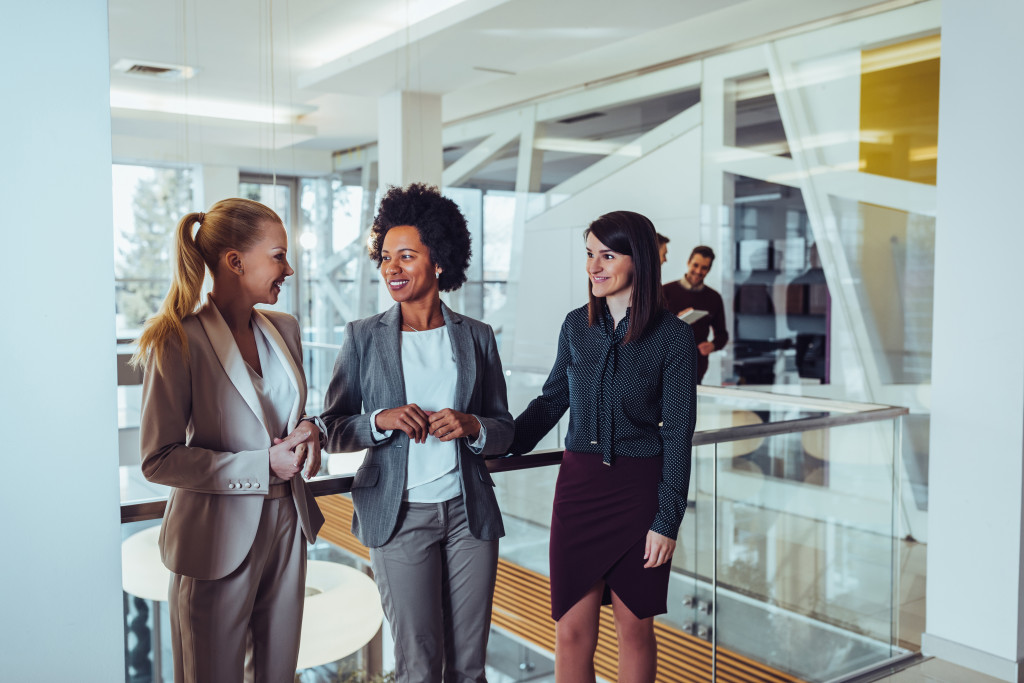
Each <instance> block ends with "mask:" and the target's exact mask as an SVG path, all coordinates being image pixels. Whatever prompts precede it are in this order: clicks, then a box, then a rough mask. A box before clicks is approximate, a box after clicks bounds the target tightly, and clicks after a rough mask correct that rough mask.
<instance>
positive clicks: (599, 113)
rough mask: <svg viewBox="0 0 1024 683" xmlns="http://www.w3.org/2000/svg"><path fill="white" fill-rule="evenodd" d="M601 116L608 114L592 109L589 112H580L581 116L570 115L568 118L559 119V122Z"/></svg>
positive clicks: (577, 121)
mask: <svg viewBox="0 0 1024 683" xmlns="http://www.w3.org/2000/svg"><path fill="white" fill-rule="evenodd" d="M601 116H607V114H605V113H604V112H603V111H592V112H590V113H589V114H580V115H579V116H570V117H569V118H567V119H559V121H558V123H579V122H580V121H589V120H590V119H596V118H599V117H601Z"/></svg>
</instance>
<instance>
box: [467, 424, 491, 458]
mask: <svg viewBox="0 0 1024 683" xmlns="http://www.w3.org/2000/svg"><path fill="white" fill-rule="evenodd" d="M473 419H475V420H476V423H477V424H478V425H480V433H479V434H477V436H476V439H475V440H474V441H470V442H469V448H470V450H472V451H473V452H474V453H476V454H477V455H480V454H481V453H483V452H484V446H486V445H487V427H484V421H483V420H481V419H480V418H479V417H477V416H476V415H474V416H473Z"/></svg>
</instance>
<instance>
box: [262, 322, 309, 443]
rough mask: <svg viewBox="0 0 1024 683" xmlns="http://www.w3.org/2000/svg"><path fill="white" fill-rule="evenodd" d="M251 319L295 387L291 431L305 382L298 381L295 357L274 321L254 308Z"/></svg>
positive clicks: (296, 422)
mask: <svg viewBox="0 0 1024 683" xmlns="http://www.w3.org/2000/svg"><path fill="white" fill-rule="evenodd" d="M252 319H253V321H255V323H256V325H258V326H259V328H260V330H262V331H263V334H264V335H266V337H267V340H268V341H269V342H270V347H271V348H272V349H274V353H275V354H276V355H277V359H278V360H279V361H281V365H283V366H284V369H285V371H286V373H287V375H288V379H289V380H290V381H291V383H292V388H293V389H295V401H294V402H293V403H292V408H291V411H290V412H289V413H288V431H289V432H291V431H292V430H293V429H295V426H296V425H297V424H298V423H299V418H300V417H302V416H301V415H299V406H302V405H305V403H306V386H305V383H304V382H300V381H299V378H300V377H302V375H301V374H299V373H300V371H299V367H298V366H297V365H296V364H295V358H293V357H292V354H291V352H290V351H288V345H287V344H286V343H285V341H284V337H282V336H281V333H280V332H279V331H278V329H277V328H276V327H274V323H272V322H270V320H269V319H268V318H267V316H265V315H263V313H261V312H260V311H259V310H255V309H254V310H253V316H252Z"/></svg>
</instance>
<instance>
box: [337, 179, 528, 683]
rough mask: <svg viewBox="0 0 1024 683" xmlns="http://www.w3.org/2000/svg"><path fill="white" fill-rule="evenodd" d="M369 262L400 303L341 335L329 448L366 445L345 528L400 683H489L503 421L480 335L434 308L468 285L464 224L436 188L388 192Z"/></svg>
mask: <svg viewBox="0 0 1024 683" xmlns="http://www.w3.org/2000/svg"><path fill="white" fill-rule="evenodd" d="M369 252H370V257H371V258H372V259H374V260H376V261H377V263H378V265H379V266H380V274H381V277H382V278H383V280H384V285H385V286H386V287H387V288H388V291H389V292H390V294H391V297H392V298H393V299H394V300H395V301H396V302H397V303H396V305H394V306H392V307H391V308H390V309H389V310H388V311H386V312H385V313H381V314H379V315H375V316H371V317H369V318H364V319H362V320H357V321H355V322H351V323H349V324H348V326H347V327H346V328H345V339H344V342H343V346H342V349H341V353H340V354H339V356H338V362H337V364H336V365H335V367H334V376H333V379H332V380H331V384H330V387H329V388H328V390H327V396H326V399H325V406H324V411H323V413H322V414H321V418H322V419H323V421H324V424H325V427H326V429H327V448H328V450H330V451H357V450H361V449H367V454H366V458H365V459H364V460H363V464H362V466H361V467H360V468H359V470H358V471H357V473H356V476H355V480H354V482H353V484H352V502H353V503H354V506H355V517H354V518H353V521H352V531H353V533H355V535H356V536H357V537H358V538H359V540H360V541H362V543H363V544H364V545H366V546H368V547H369V548H370V561H371V564H372V566H373V573H374V577H375V579H376V581H377V586H378V588H379V590H380V594H381V600H382V602H383V605H384V612H385V614H386V615H387V618H388V622H389V623H390V624H391V631H392V634H393V635H394V640H395V662H396V672H395V673H396V675H397V678H398V681H399V682H400V683H408V682H411V681H424V682H430V683H435V682H437V681H442V680H443V681H485V680H486V678H485V675H484V659H485V655H486V651H487V637H488V632H489V630H490V620H491V601H492V597H493V593H494V581H495V575H496V573H497V565H498V538H500V537H501V536H503V535H504V533H505V531H504V527H503V526H502V523H501V513H500V511H499V510H498V503H497V501H496V499H495V496H494V490H493V486H494V482H493V481H492V480H491V475H490V474H489V473H488V471H487V467H486V465H485V464H484V460H483V456H486V455H499V454H504V453H506V452H507V449H508V445H509V442H510V441H511V439H512V416H511V415H510V414H509V412H508V403H507V397H506V395H505V377H504V374H503V373H502V369H501V360H500V358H499V357H498V350H497V345H496V344H495V341H494V333H493V332H492V330H491V328H490V326H488V325H486V324H484V323H481V322H479V321H476V320H473V319H471V318H467V317H465V316H461V315H459V314H458V313H455V312H454V311H452V310H451V309H450V308H448V307H447V306H446V305H444V304H443V303H442V302H441V298H440V292H441V291H452V290H455V289H458V288H459V287H460V286H461V285H462V283H463V282H465V281H466V268H467V267H468V266H469V257H470V237H469V230H468V229H467V227H466V219H465V218H464V217H463V215H462V213H461V212H460V211H459V208H458V206H456V204H455V203H454V202H452V201H451V200H450V199H447V198H445V197H443V196H441V194H440V193H439V192H438V191H437V189H436V188H433V187H428V186H425V185H422V184H413V185H410V186H409V187H408V188H404V189H403V188H397V187H392V188H391V189H390V190H389V191H388V193H387V194H386V195H385V197H384V199H383V200H382V201H381V205H380V210H379V212H378V214H377V217H376V219H375V220H374V225H373V230H372V233H371V236H370V244H369Z"/></svg>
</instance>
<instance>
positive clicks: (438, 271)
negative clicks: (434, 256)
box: [434, 270, 441, 280]
mask: <svg viewBox="0 0 1024 683" xmlns="http://www.w3.org/2000/svg"><path fill="white" fill-rule="evenodd" d="M434 277H435V278H437V279H439V280H440V279H441V271H440V270H435V271H434Z"/></svg>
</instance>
